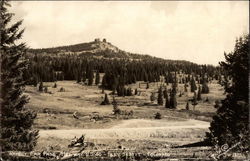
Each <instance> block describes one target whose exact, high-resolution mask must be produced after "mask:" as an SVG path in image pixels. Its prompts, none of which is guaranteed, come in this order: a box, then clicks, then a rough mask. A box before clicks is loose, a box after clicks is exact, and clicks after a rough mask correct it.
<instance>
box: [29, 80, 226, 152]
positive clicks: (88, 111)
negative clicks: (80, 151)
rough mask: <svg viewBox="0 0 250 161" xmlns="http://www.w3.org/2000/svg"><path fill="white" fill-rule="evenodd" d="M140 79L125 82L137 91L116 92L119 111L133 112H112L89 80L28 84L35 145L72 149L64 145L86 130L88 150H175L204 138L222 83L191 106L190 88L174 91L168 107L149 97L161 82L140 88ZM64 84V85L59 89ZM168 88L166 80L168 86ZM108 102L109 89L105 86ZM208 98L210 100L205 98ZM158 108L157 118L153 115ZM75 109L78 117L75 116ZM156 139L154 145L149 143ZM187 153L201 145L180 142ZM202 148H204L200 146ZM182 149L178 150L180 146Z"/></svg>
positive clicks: (43, 147) (55, 148)
mask: <svg viewBox="0 0 250 161" xmlns="http://www.w3.org/2000/svg"><path fill="white" fill-rule="evenodd" d="M139 83H141V82H137V83H135V84H131V85H129V86H130V87H131V88H132V89H135V88H137V90H138V94H137V95H133V96H125V97H117V96H115V99H116V101H117V103H118V107H119V108H120V109H121V110H123V111H131V110H132V111H133V115H118V116H115V115H113V112H112V111H113V105H112V104H110V105H100V104H101V102H102V101H103V99H104V94H103V93H102V90H101V89H100V88H98V86H95V85H92V86H87V85H83V84H81V83H76V82H75V81H58V82H57V88H53V85H54V83H52V82H45V83H44V87H48V92H47V93H44V92H39V91H38V88H37V87H34V86H27V87H26V91H25V94H27V95H29V97H30V98H31V99H30V102H29V104H28V105H27V106H28V107H29V108H31V109H33V110H35V111H37V112H38V116H37V118H36V120H35V124H34V127H35V128H36V129H39V130H40V132H39V135H40V137H39V139H38V143H37V146H36V149H35V150H38V151H41V150H54V151H62V150H63V151H71V150H72V149H70V148H68V145H69V144H70V142H71V140H72V139H73V138H74V137H80V136H81V135H85V140H86V141H87V142H90V143H93V144H91V145H92V146H88V147H87V149H89V150H103V149H119V148H122V149H131V150H134V149H136V150H143V151H144V150H146V151H152V150H163V151H166V150H167V152H168V153H175V152H176V149H174V148H172V147H176V146H181V145H186V144H191V143H195V142H199V141H202V140H203V139H204V136H205V132H207V131H208V127H209V124H210V121H211V119H212V116H213V115H214V113H215V111H216V109H215V108H214V103H215V101H216V100H221V99H223V98H224V97H225V96H224V95H223V87H222V86H220V85H219V84H217V83H216V82H215V81H212V82H211V83H209V88H210V92H209V94H202V100H201V101H198V104H197V106H195V109H193V106H192V105H191V104H190V110H186V109H185V106H186V102H187V100H188V99H190V98H192V97H193V94H192V93H191V92H190V90H188V92H184V94H183V95H182V96H181V97H179V96H177V102H178V105H177V108H176V109H167V108H165V107H164V105H163V106H159V105H157V102H156V101H154V102H151V101H150V95H151V92H157V90H158V88H159V86H160V82H158V83H150V84H149V88H148V89H145V87H144V86H141V88H139ZM183 86H184V84H178V91H183V88H184V87H183ZM61 87H63V88H64V89H65V91H63V92H60V88H61ZM168 88H170V85H169V86H168ZM104 92H105V93H107V94H108V97H109V100H110V102H112V95H111V91H108V90H105V91H104ZM206 99H208V101H205V100H206ZM157 112H159V113H160V114H161V116H162V117H161V119H155V114H156V113H157ZM74 113H76V114H77V116H78V119H77V118H74V116H73V115H74ZM152 145H154V146H152ZM182 150H184V152H185V151H187V150H188V151H190V153H187V152H185V154H190V155H193V153H195V151H197V150H198V151H199V150H200V149H196V148H191V150H190V148H188V149H187V148H186V149H185V148H184V149H182ZM203 150H204V149H203ZM179 152H180V150H179Z"/></svg>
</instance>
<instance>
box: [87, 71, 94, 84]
mask: <svg viewBox="0 0 250 161" xmlns="http://www.w3.org/2000/svg"><path fill="white" fill-rule="evenodd" d="M93 80H94V72H93V70H90V73H89V77H88V85H89V86H91V85H92V84H93Z"/></svg>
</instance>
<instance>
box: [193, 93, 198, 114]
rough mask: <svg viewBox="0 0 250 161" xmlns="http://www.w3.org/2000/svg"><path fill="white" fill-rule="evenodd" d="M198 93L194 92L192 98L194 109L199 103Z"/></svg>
mask: <svg viewBox="0 0 250 161" xmlns="http://www.w3.org/2000/svg"><path fill="white" fill-rule="evenodd" d="M197 104H198V103H197V94H196V92H194V96H193V100H192V105H193V110H195V106H196V105H197Z"/></svg>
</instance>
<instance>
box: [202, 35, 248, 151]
mask: <svg viewBox="0 0 250 161" xmlns="http://www.w3.org/2000/svg"><path fill="white" fill-rule="evenodd" d="M248 58H249V34H248V35H244V36H243V37H240V38H239V40H236V44H235V48H234V51H233V52H231V53H229V54H227V55H226V54H225V59H226V61H225V62H221V63H220V65H221V67H222V69H223V70H224V71H225V72H226V74H227V75H228V76H229V77H230V78H231V82H232V83H230V84H229V85H227V86H224V88H225V91H226V93H227V95H226V98H225V99H224V100H222V101H221V105H220V106H218V109H217V112H216V115H215V116H214V117H213V121H212V122H211V127H210V128H209V129H210V132H209V133H207V138H208V141H210V142H211V143H212V144H213V145H215V146H216V145H217V146H221V145H223V144H228V146H229V147H231V146H233V145H235V144H236V143H239V142H240V146H237V147H235V148H234V150H240V151H241V152H246V153H247V151H248V152H249V142H250V139H249V89H248V87H249V82H248V76H249V62H248V61H249V59H248Z"/></svg>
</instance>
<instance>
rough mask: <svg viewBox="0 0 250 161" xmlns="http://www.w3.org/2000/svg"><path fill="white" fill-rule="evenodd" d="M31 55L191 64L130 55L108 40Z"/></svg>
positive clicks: (34, 50) (35, 50)
mask: <svg viewBox="0 0 250 161" xmlns="http://www.w3.org/2000/svg"><path fill="white" fill-rule="evenodd" d="M29 52H30V53H34V54H56V55H61V54H77V55H80V56H94V57H98V58H110V59H112V58H126V59H133V60H135V59H136V60H144V59H158V60H160V61H169V62H172V63H183V62H185V63H190V62H188V61H184V60H166V59H162V58H156V57H153V56H149V55H142V54H135V53H129V52H126V51H123V50H121V49H119V48H118V47H116V46H114V45H112V44H111V43H110V42H107V41H106V39H103V40H102V41H101V40H100V39H95V40H94V41H91V42H86V43H79V44H75V45H68V46H59V47H53V48H42V49H29Z"/></svg>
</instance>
